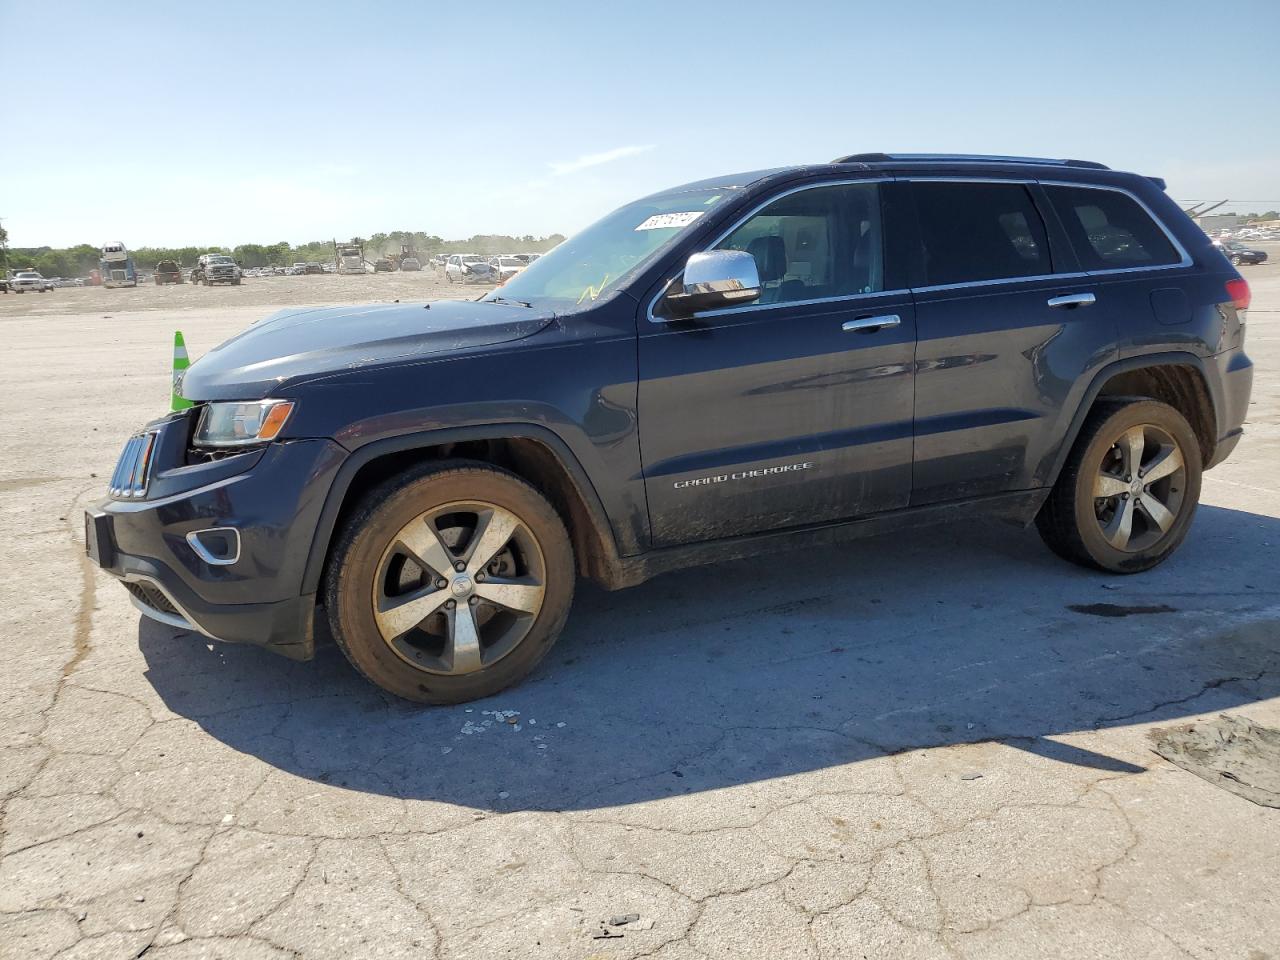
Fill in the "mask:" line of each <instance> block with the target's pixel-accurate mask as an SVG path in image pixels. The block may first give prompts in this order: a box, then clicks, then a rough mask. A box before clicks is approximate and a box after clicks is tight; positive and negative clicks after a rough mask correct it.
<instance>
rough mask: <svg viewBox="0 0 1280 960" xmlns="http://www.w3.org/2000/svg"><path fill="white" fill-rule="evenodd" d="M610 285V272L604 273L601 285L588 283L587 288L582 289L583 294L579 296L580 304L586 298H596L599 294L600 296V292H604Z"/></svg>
mask: <svg viewBox="0 0 1280 960" xmlns="http://www.w3.org/2000/svg"><path fill="white" fill-rule="evenodd" d="M608 285H609V274H607V273H606V274H605V275H604V278H603V279H602V280H601V281H600V285H599V286H598V287H593V286H591V285H590V284H588V285H587V288H586V289H585V290H583V291H582V296H580V297H578V304H579V305H580V304H581V303H582V301H583V300H586V299H587V298H588V297H590V298H591V299H592V300H595V299H596V298H597V297H598V296H600V294H602V293H604V288H605V287H607V286H608Z"/></svg>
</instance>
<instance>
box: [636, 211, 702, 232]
mask: <svg viewBox="0 0 1280 960" xmlns="http://www.w3.org/2000/svg"><path fill="white" fill-rule="evenodd" d="M702 214H703V211H701V210H690V211H689V212H688V213H655V214H654V215H653V216H652V217H650V218H649V219H648V220H646V221H645V222H644V223H642V224H640V226H638V227H636V229H637V230H668V229H670V228H671V227H687V226H688V225H689V224H691V223H693V221H695V220H697V219H698V218H699V217H700V216H702Z"/></svg>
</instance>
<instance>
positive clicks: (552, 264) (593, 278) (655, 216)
mask: <svg viewBox="0 0 1280 960" xmlns="http://www.w3.org/2000/svg"><path fill="white" fill-rule="evenodd" d="M729 192H730V191H729V190H727V189H723V188H719V189H712V190H691V191H687V192H682V193H668V194H662V195H660V196H656V197H649V198H647V199H645V200H638V201H636V202H635V203H629V204H627V205H626V206H625V207H622V208H620V209H618V210H615V211H614V212H613V213H611V214H609V215H608V216H607V217H605V218H604V219H603V220H600V221H599V222H597V223H595V224H593V225H592V226H590V227H587V229H585V230H583V231H582V232H581V233H579V234H576V235H575V236H573V237H571V238H569V239H568V240H566V241H565V242H564V243H562V244H560V246H558V247H556V248H555V249H554V250H552V251H550V252H549V253H544V254H542V256H540V257H538V259H537V261H536V262H534V263H531V264H529V266H528V267H527V268H526V269H525V270H523V271H522V272H520V273H518V274H517V275H516V276H515V277H513V278H512V279H510V280H508V281H507V282H506V284H504V285H503V287H502V288H501V289H500V290H496V291H494V292H493V293H491V294H489V295H487V296H486V297H485V299H494V298H496V299H506V300H527V301H530V302H532V301H535V300H544V301H545V300H552V301H556V303H555V306H557V307H561V308H570V307H574V306H578V305H581V304H589V303H591V302H593V301H595V300H597V299H599V298H600V297H601V296H603V295H604V294H605V293H608V292H611V291H613V290H615V289H617V287H618V286H619V285H620V284H621V283H622V281H623V280H624V279H626V278H627V277H629V276H630V275H631V274H632V273H633V272H634V271H635V270H637V269H639V268H640V267H641V266H643V265H645V264H646V263H648V262H650V261H651V260H652V259H653V258H654V257H655V256H657V255H658V253H659V252H660V251H662V250H663V249H664V248H665V247H667V246H668V245H669V244H671V243H672V242H673V241H674V240H675V239H676V237H678V236H680V235H681V234H682V233H684V232H685V231H686V230H688V229H689V228H690V227H691V226H693V224H694V223H696V222H697V221H698V220H699V219H701V217H702V216H703V214H705V213H706V212H707V211H708V210H711V209H712V208H713V207H714V206H715V204H716V203H717V202H718V201H719V200H721V199H722V198H723V197H725V196H726V195H728V193H729Z"/></svg>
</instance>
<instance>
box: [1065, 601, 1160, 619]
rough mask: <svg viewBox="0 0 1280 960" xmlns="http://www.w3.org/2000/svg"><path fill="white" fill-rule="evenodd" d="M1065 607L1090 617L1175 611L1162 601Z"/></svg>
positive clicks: (1074, 604)
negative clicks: (1144, 603)
mask: <svg viewBox="0 0 1280 960" xmlns="http://www.w3.org/2000/svg"><path fill="white" fill-rule="evenodd" d="M1067 609H1068V610H1071V611H1073V612H1075V613H1087V614H1089V616H1091V617H1132V616H1135V615H1140V614H1144V613H1177V612H1178V611H1177V610H1176V609H1175V608H1174V607H1171V606H1169V605H1168V604H1164V603H1156V604H1148V605H1137V606H1125V605H1123V604H1119V603H1069V604H1067Z"/></svg>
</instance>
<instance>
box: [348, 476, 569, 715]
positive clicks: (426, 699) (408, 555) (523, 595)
mask: <svg viewBox="0 0 1280 960" xmlns="http://www.w3.org/2000/svg"><path fill="white" fill-rule="evenodd" d="M574 577H575V574H574V562H573V548H572V546H571V544H570V541H569V535H568V533H567V532H566V530H565V527H564V523H563V522H562V521H561V519H560V516H559V515H558V514H557V513H556V511H555V510H554V508H552V506H551V504H550V503H548V502H547V500H546V498H544V497H543V496H542V495H541V494H540V493H538V492H537V491H536V490H535V489H534V488H533V487H531V486H529V484H527V483H526V482H525V481H524V480H522V479H520V478H519V477H517V476H515V475H514V474H511V473H508V472H506V471H504V470H500V469H497V468H495V467H492V466H488V465H486V464H480V463H474V462H468V461H452V462H444V463H440V464H434V465H431V466H430V467H427V468H423V469H419V470H418V471H416V472H412V473H409V474H407V475H403V476H400V477H395V478H392V479H391V480H390V481H388V482H386V483H384V484H382V485H381V486H380V487H378V488H376V489H374V490H373V491H371V492H370V493H369V494H368V495H367V496H366V497H365V498H364V500H363V501H362V503H361V505H360V506H359V507H358V508H357V509H356V511H355V513H354V514H353V515H352V517H351V519H350V520H349V521H348V523H347V525H346V527H345V529H344V532H343V534H342V536H341V537H340V538H339V541H338V545H337V547H335V549H334V553H333V556H332V557H331V558H330V562H329V569H328V574H327V577H326V581H325V601H326V606H327V609H328V614H329V623H330V626H331V628H332V630H333V635H334V639H335V640H336V641H337V643H338V646H339V647H340V648H341V649H342V651H343V653H345V654H346V656H347V659H348V660H350V661H351V663H352V665H353V666H355V668H356V669H357V670H359V671H360V672H361V673H362V674H363V675H364V676H365V677H366V678H367V679H369V680H371V681H372V682H373V683H375V684H377V685H378V686H379V687H382V688H383V689H384V690H387V691H388V692H390V693H393V694H395V695H396V696H399V697H404V698H405V699H407V700H416V701H419V702H421V703H462V702H465V701H467V700H474V699H477V698H478V697H485V696H489V695H491V694H494V693H497V692H498V691H499V690H502V689H504V688H506V687H509V686H510V685H512V684H513V683H516V682H517V681H519V680H521V679H522V678H523V677H525V676H526V675H527V674H528V673H529V672H530V671H531V670H533V668H534V667H535V666H537V664H538V662H539V661H540V660H541V659H542V658H543V657H544V656H546V654H547V652H548V651H549V650H550V649H551V647H552V645H553V644H554V643H555V641H556V639H557V637H558V636H559V634H560V630H561V628H562V627H563V626H564V622H565V619H566V618H567V616H568V614H569V605H570V603H571V601H572V599H573V588H574Z"/></svg>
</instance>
